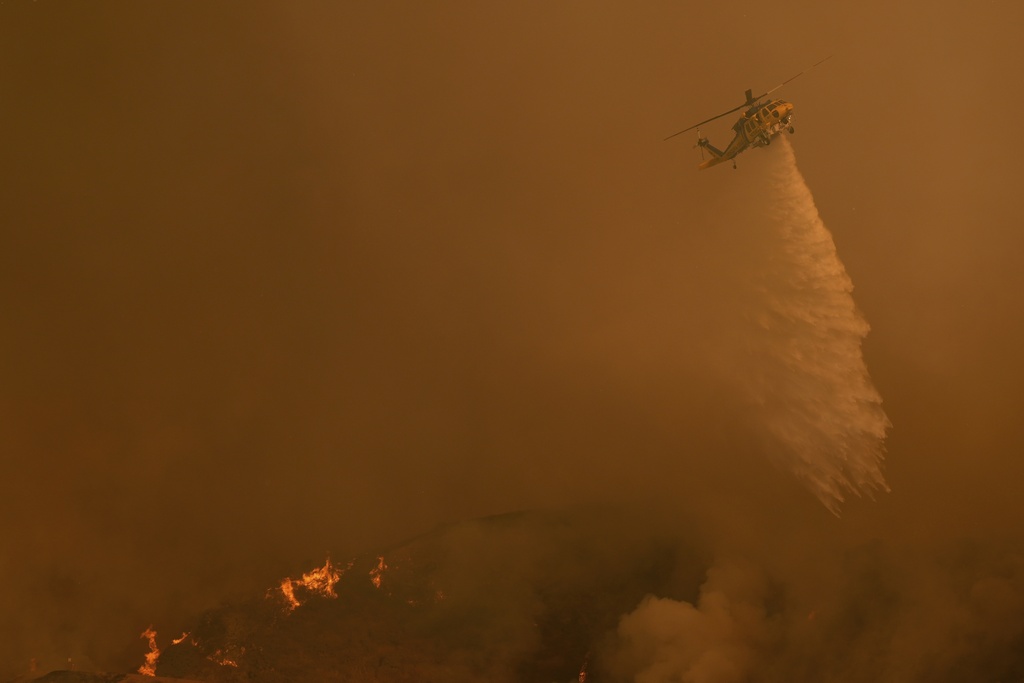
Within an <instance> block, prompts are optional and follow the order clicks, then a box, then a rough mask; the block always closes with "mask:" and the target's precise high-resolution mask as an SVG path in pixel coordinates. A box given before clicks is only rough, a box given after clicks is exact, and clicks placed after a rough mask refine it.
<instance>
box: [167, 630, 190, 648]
mask: <svg viewBox="0 0 1024 683" xmlns="http://www.w3.org/2000/svg"><path fill="white" fill-rule="evenodd" d="M186 638H188V631H185V632H184V633H182V634H181V637H180V638H175V639H174V640H172V641H171V645H178V644H179V643H181V642H182V641H183V640H185V639H186Z"/></svg>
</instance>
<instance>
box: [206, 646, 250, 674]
mask: <svg viewBox="0 0 1024 683" xmlns="http://www.w3.org/2000/svg"><path fill="white" fill-rule="evenodd" d="M239 654H242V655H244V654H245V648H244V647H242V648H239ZM207 659H209V660H210V661H211V662H213V663H214V664H220V665H221V666H230V667H232V668H235V669H237V668H238V661H237V660H236V659H235V658H234V657H229V656H228V653H226V652H224V650H217V651H215V652H214V653H213V654H212V655H210V656H208V657H207Z"/></svg>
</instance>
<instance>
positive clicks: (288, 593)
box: [280, 557, 352, 612]
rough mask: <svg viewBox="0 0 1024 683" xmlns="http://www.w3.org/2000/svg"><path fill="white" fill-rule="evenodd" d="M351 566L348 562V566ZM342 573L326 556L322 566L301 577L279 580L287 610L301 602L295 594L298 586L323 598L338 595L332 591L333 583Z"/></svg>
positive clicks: (292, 608)
mask: <svg viewBox="0 0 1024 683" xmlns="http://www.w3.org/2000/svg"><path fill="white" fill-rule="evenodd" d="M351 566H352V565H351V564H349V567H351ZM342 573H343V571H342V570H339V569H337V568H336V567H335V566H334V565H333V564H331V558H329V557H328V558H327V562H326V563H324V566H323V567H318V568H316V569H314V570H312V571H310V572H307V573H305V574H303V575H302V578H301V579H292V578H286V579H284V580H283V581H281V585H280V589H281V595H283V596H284V599H285V602H286V603H287V605H286V606H287V609H288V611H289V612H291V611H293V610H294V609H295V608H296V607H298V606H299V605H301V604H302V601H301V600H299V598H298V595H296V590H297V589H300V588H301V589H302V590H304V591H305V592H307V593H312V594H314V595H319V596H320V597H323V598H336V597H338V594H337V593H335V592H334V584H336V583H338V581H340V580H341V575H342Z"/></svg>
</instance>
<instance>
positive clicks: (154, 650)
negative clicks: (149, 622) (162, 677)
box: [139, 626, 160, 676]
mask: <svg viewBox="0 0 1024 683" xmlns="http://www.w3.org/2000/svg"><path fill="white" fill-rule="evenodd" d="M139 637H140V638H146V639H147V640H148V641H149V652H147V653H146V662H145V664H143V665H142V666H140V667H139V673H140V674H142V675H143V676H156V660H158V659H160V648H158V647H157V646H156V631H154V630H153V627H152V626H150V627H149V628H147V629H146V630H145V631H143V632H142V635H140V636H139Z"/></svg>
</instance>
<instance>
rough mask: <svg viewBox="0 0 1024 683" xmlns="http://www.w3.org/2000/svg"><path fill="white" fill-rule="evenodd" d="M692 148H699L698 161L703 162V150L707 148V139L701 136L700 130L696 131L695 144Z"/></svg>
mask: <svg viewBox="0 0 1024 683" xmlns="http://www.w3.org/2000/svg"><path fill="white" fill-rule="evenodd" d="M693 146H694V147H699V148H700V160H701V161H704V148H705V147H707V146H708V139H707V138H706V137H704V136H703V135H701V132H700V128H698V129H697V142H696V143H695V144H694V145H693Z"/></svg>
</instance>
